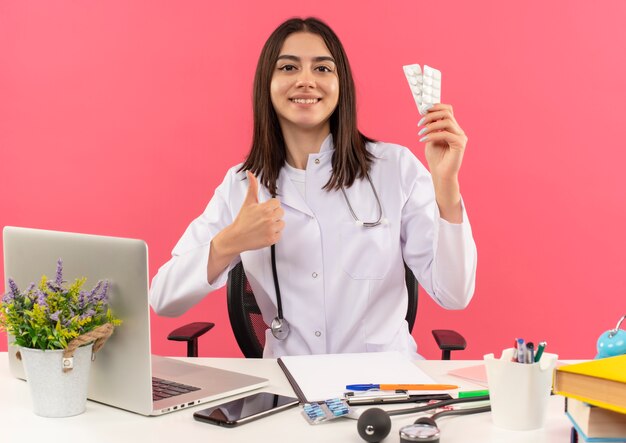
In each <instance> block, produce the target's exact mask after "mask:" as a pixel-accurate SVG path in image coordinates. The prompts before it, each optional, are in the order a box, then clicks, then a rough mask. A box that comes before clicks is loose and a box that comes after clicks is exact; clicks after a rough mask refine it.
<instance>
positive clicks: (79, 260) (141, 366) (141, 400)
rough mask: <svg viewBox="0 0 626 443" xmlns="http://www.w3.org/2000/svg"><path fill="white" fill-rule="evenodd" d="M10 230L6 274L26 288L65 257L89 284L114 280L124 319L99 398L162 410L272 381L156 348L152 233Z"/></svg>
mask: <svg viewBox="0 0 626 443" xmlns="http://www.w3.org/2000/svg"><path fill="white" fill-rule="evenodd" d="M3 237H4V276H5V280H6V279H8V278H9V277H11V278H12V279H13V280H15V282H16V283H17V285H18V287H19V288H20V289H24V288H26V287H27V286H28V285H29V284H30V283H31V282H38V281H39V279H40V278H41V276H42V275H44V274H45V275H47V276H50V277H53V276H54V275H55V273H56V263H57V260H58V259H59V258H62V259H63V277H64V280H67V281H70V282H73V281H74V279H76V278H78V277H86V278H87V281H86V283H85V286H84V287H85V288H91V287H93V286H94V285H95V283H96V282H97V281H98V280H108V281H109V284H110V286H109V303H110V306H111V309H112V310H113V313H114V314H115V315H116V316H117V317H119V318H120V319H122V321H123V323H122V325H121V326H119V327H117V328H116V329H115V332H114V333H113V335H112V336H111V338H110V339H109V340H108V341H107V343H106V344H105V346H104V347H103V348H102V349H101V350H100V351H99V352H98V353H97V354H96V360H95V361H94V364H93V367H92V370H91V374H90V380H89V393H88V397H89V398H90V399H91V400H94V401H97V402H100V403H104V404H107V405H110V406H115V407H118V408H122V409H126V410H129V411H132V412H136V413H139V414H143V415H160V414H164V413H167V412H171V411H175V410H180V409H184V408H187V407H190V406H193V405H197V404H199V403H203V402H208V401H212V400H217V399H220V398H223V397H227V396H230V395H234V394H239V393H241V392H245V391H250V390H253V389H257V388H260V387H263V386H266V385H267V384H268V380H267V379H264V378H259V377H253V376H250V375H246V374H240V373H237V372H231V371H224V370H221V369H216V368H211V367H207V366H201V365H195V364H191V363H186V362H182V361H179V360H176V359H171V358H166V357H158V356H152V355H151V353H150V310H149V305H148V247H147V245H146V243H145V242H144V241H142V240H133V239H126V238H116V237H103V236H96V235H86V234H75V233H69V232H56V231H44V230H39V229H27V228H16V227H5V228H4V231H3ZM5 289H8V284H6V282H5ZM11 341H12V338H11V337H10V336H9V352H8V354H9V367H10V370H11V373H12V374H13V375H14V376H15V377H18V378H25V376H24V371H23V368H22V364H21V362H20V361H19V360H18V359H17V358H16V356H15V353H16V350H15V347H13V346H11V345H10V343H11ZM153 383H157V385H155V386H157V387H155V389H154V390H153ZM170 383H175V384H174V385H171V384H170ZM164 384H165V385H164ZM159 386H160V387H159ZM168 386H173V387H174V388H175V389H170V388H168ZM179 391H180V392H179ZM186 391H188V392H186ZM174 394H176V395H174ZM170 395H171V396H170Z"/></svg>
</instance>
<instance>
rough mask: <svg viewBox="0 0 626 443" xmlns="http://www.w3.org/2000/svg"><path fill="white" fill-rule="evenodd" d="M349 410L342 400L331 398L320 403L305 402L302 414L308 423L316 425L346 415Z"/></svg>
mask: <svg viewBox="0 0 626 443" xmlns="http://www.w3.org/2000/svg"><path fill="white" fill-rule="evenodd" d="M350 411H351V409H350V406H348V404H347V403H346V402H345V401H344V400H341V399H339V398H333V399H330V400H326V401H324V402H320V403H305V404H304V406H303V408H302V415H304V418H306V420H307V421H308V422H309V423H310V424H312V425H316V424H318V423H322V422H324V421H328V420H333V419H335V418H338V417H343V416H346V415H348V414H349V413H350Z"/></svg>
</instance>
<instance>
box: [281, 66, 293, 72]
mask: <svg viewBox="0 0 626 443" xmlns="http://www.w3.org/2000/svg"><path fill="white" fill-rule="evenodd" d="M278 69H279V70H280V71H286V72H289V71H293V70H294V69H296V67H295V66H294V65H284V66H281V67H280V68H278Z"/></svg>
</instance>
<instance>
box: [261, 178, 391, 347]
mask: <svg viewBox="0 0 626 443" xmlns="http://www.w3.org/2000/svg"><path fill="white" fill-rule="evenodd" d="M365 177H366V178H367V181H368V182H369V184H370V186H371V188H372V191H373V192H374V197H375V198H376V204H377V205H378V220H376V221H374V222H362V221H361V220H359V218H358V217H357V215H356V213H355V212H354V209H353V208H352V205H351V204H350V200H348V195H347V194H346V191H345V190H344V188H343V186H342V187H341V192H342V193H343V197H344V199H345V200H346V203H347V205H348V209H349V210H350V214H351V215H352V218H354V220H355V221H356V223H357V225H359V226H363V227H364V228H373V227H375V226H378V225H380V224H381V223H382V220H383V206H382V204H381V203H380V198H379V197H378V192H376V188H375V187H374V183H372V179H371V178H370V176H369V174H367V173H366V174H365ZM274 197H276V195H272V198H274ZM270 251H271V258H272V276H273V278H274V291H276V310H277V315H276V317H275V318H274V321H272V324H271V326H270V329H271V331H272V335H273V336H274V337H275V338H276V339H277V340H284V339H285V338H287V336H288V335H289V323H288V322H287V320H285V318H284V317H283V301H282V297H281V295H280V286H279V284H278V271H277V269H276V245H275V244H273V245H272V246H271V247H270Z"/></svg>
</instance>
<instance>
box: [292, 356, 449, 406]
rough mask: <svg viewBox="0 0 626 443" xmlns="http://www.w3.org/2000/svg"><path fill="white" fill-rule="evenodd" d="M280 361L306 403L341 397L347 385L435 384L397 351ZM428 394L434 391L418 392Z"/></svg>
mask: <svg viewBox="0 0 626 443" xmlns="http://www.w3.org/2000/svg"><path fill="white" fill-rule="evenodd" d="M280 360H281V361H282V362H283V364H284V365H285V366H286V367H287V370H288V371H289V373H290V374H291V376H292V377H293V379H294V380H295V382H296V383H297V384H298V386H299V387H300V390H301V391H302V393H303V394H304V396H305V397H306V399H307V400H308V401H322V400H326V399H329V398H337V397H343V393H344V392H345V391H346V385H353V384H366V383H371V384H406V383H411V384H432V383H436V382H435V381H434V380H433V379H432V378H431V377H430V376H428V375H427V374H426V373H425V372H424V371H422V370H421V369H420V368H418V367H417V366H416V365H415V364H414V363H412V362H411V361H410V360H409V359H408V358H407V357H405V356H404V355H403V354H400V353H399V352H369V353H363V354H324V355H299V356H288V357H281V358H280ZM428 392H435V391H419V393H420V394H426V393H428ZM436 392H437V393H445V391H436ZM416 393H417V392H416Z"/></svg>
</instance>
